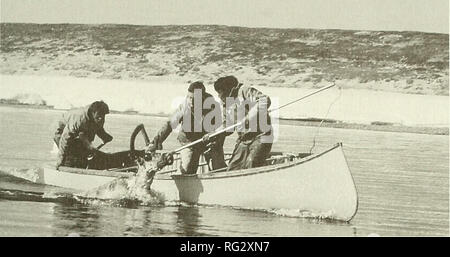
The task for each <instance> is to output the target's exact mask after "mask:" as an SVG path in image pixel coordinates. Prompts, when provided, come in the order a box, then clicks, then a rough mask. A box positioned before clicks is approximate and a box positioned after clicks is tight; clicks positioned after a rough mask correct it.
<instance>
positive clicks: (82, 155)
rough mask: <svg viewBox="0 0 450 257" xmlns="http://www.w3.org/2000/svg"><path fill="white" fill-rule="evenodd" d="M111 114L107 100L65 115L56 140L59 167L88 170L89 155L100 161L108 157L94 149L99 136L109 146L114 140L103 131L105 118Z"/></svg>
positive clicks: (57, 166)
mask: <svg viewBox="0 0 450 257" xmlns="http://www.w3.org/2000/svg"><path fill="white" fill-rule="evenodd" d="M108 113H109V108H108V105H107V104H106V103H104V102H103V101H96V102H94V103H92V104H90V105H88V106H86V107H82V108H78V109H73V110H69V111H68V112H66V113H64V114H63V116H62V117H61V119H60V120H59V124H58V128H57V130H56V132H55V137H54V141H55V143H56V145H57V146H58V159H57V162H56V168H59V167H60V166H66V167H74V168H86V167H87V165H88V156H90V155H94V158H98V159H101V158H103V157H105V155H106V154H105V153H103V152H101V151H99V150H98V149H97V148H96V147H95V146H93V145H92V142H93V141H94V138H95V136H96V135H97V136H98V137H100V138H101V139H102V141H103V143H105V144H106V143H108V142H110V141H111V140H112V139H113V137H112V136H111V135H109V134H108V133H106V131H105V130H104V129H103V125H104V123H105V115H106V114H108Z"/></svg>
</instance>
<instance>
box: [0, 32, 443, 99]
mask: <svg viewBox="0 0 450 257" xmlns="http://www.w3.org/2000/svg"><path fill="white" fill-rule="evenodd" d="M448 46H449V35H448V34H435V33H421V32H390V31H348V30H312V29H269V28H242V27H228V26H216V25H192V26H134V25H77V24H12V23H2V24H1V48H0V49H1V52H0V59H1V66H0V73H1V74H24V75H55V76H75V77H89V78H108V79H126V80H152V79H154V78H155V76H157V77H158V76H159V77H161V78H162V79H164V78H165V77H167V79H170V78H178V79H182V80H185V81H186V82H189V81H192V80H203V81H204V82H205V83H212V82H213V81H214V80H215V79H217V78H218V77H219V76H222V75H228V74H233V75H235V76H236V77H238V78H239V79H240V80H241V81H243V82H244V83H246V84H251V85H259V86H272V87H305V88H314V87H319V86H321V85H323V84H324V83H326V82H331V81H336V82H337V83H338V85H339V86H342V87H343V88H364V89H373V90H384V91H393V92H401V93H409V94H426V95H448V93H449V80H448V68H449V65H448V63H449V47H448Z"/></svg>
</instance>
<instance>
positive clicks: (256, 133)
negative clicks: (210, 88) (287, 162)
mask: <svg viewBox="0 0 450 257" xmlns="http://www.w3.org/2000/svg"><path fill="white" fill-rule="evenodd" d="M214 89H215V90H216V91H217V93H218V95H219V98H220V99H221V101H222V104H223V110H224V111H223V114H224V118H223V120H224V121H225V123H226V124H225V125H224V127H229V126H230V125H234V124H236V123H238V122H242V125H240V126H237V127H236V128H235V129H234V130H235V131H237V134H238V139H237V142H236V145H235V148H234V151H233V155H232V157H231V160H230V161H229V163H228V170H238V169H248V168H254V167H260V166H264V165H265V161H266V158H268V157H269V155H270V150H271V149H272V144H273V129H272V125H271V120H270V116H269V111H268V109H269V107H270V104H271V101H270V98H269V97H268V96H267V95H265V94H263V93H262V92H260V91H259V90H257V89H255V88H253V87H249V86H244V85H243V84H241V83H239V82H238V80H237V78H236V77H234V76H226V77H221V78H219V79H218V80H217V81H216V82H215V83H214ZM232 133H233V132H232V131H227V132H226V133H225V135H226V136H228V135H231V134H232Z"/></svg>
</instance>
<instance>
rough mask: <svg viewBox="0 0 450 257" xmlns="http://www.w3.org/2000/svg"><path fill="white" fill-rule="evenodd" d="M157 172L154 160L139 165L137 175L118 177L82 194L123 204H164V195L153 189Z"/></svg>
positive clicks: (82, 195) (84, 196) (86, 196)
mask: <svg viewBox="0 0 450 257" xmlns="http://www.w3.org/2000/svg"><path fill="white" fill-rule="evenodd" d="M155 172H156V167H155V164H154V163H152V162H151V163H146V164H144V165H139V169H138V172H137V173H136V175H135V176H132V177H130V178H117V179H115V180H113V181H112V182H110V183H108V184H106V185H103V186H100V187H98V188H95V189H93V190H89V191H87V192H84V193H83V194H81V195H80V196H81V197H83V198H86V199H96V200H100V201H102V200H106V201H113V202H116V203H118V204H120V205H121V206H122V205H126V206H130V205H146V206H149V205H160V204H164V196H163V195H162V194H161V193H159V192H156V191H154V190H152V189H151V184H152V182H153V177H154V175H155Z"/></svg>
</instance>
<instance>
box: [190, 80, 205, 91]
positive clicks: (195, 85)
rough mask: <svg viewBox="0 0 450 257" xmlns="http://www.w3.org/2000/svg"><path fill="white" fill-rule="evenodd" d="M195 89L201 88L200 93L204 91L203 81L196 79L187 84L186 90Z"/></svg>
mask: <svg viewBox="0 0 450 257" xmlns="http://www.w3.org/2000/svg"><path fill="white" fill-rule="evenodd" d="M195 89H200V90H202V93H205V91H206V89H205V86H204V85H203V82H201V81H196V82H194V83H191V84H190V85H189V88H188V92H191V93H194V90H195Z"/></svg>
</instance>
